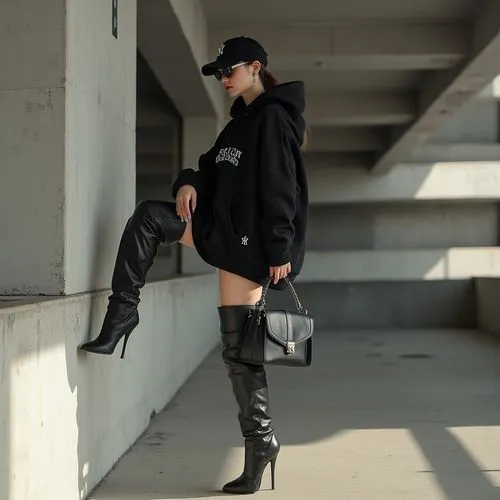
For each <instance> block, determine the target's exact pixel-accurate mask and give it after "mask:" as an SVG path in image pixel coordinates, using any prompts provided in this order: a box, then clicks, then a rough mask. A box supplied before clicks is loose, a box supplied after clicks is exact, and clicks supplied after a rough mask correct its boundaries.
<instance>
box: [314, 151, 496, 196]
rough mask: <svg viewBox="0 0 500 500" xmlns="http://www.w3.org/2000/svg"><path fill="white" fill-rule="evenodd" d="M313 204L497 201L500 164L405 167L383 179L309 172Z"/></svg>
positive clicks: (347, 171) (358, 172)
mask: <svg viewBox="0 0 500 500" xmlns="http://www.w3.org/2000/svg"><path fill="white" fill-rule="evenodd" d="M308 182H309V195H310V200H311V203H312V204H326V203H349V204H352V203H372V202H394V201H398V202H399V201H403V202H404V201H426V202H429V201H454V202H456V201H463V200H467V201H471V200H474V201H477V200H481V201H487V202H490V201H492V200H500V194H499V193H500V162H498V161H494V162H475V161H459V160H457V161H456V162H452V163H441V162H437V163H436V162H432V163H431V162H427V163H404V164H400V165H398V166H397V167H395V168H393V169H392V170H391V171H390V172H388V173H387V174H385V175H368V174H367V173H366V172H365V171H362V170H359V169H333V168H331V169H328V170H324V169H318V170H315V169H311V170H310V171H309V172H308Z"/></svg>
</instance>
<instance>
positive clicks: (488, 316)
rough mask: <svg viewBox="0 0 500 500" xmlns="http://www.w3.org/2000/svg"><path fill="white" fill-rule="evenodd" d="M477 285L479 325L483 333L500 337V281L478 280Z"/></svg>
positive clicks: (494, 279) (493, 279)
mask: <svg viewBox="0 0 500 500" xmlns="http://www.w3.org/2000/svg"><path fill="white" fill-rule="evenodd" d="M475 285H476V287H475V288H476V307H477V325H478V327H479V329H481V330H483V331H486V332H489V333H495V334H497V335H500V307H499V304H500V279H497V278H478V279H476V280H475Z"/></svg>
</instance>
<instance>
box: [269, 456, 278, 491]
mask: <svg viewBox="0 0 500 500" xmlns="http://www.w3.org/2000/svg"><path fill="white" fill-rule="evenodd" d="M276 458H278V457H274V458H273V459H271V488H272V489H273V490H274V470H275V467H276Z"/></svg>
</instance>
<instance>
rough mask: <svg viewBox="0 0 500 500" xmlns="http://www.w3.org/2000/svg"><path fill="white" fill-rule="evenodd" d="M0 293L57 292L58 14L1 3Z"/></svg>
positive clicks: (58, 3)
mask: <svg viewBox="0 0 500 500" xmlns="http://www.w3.org/2000/svg"><path fill="white" fill-rule="evenodd" d="M1 9H2V15H1V16H0V61H2V65H1V66H2V70H1V71H0V171H1V181H0V214H1V216H0V235H1V237H0V294H2V293H14V294H17V293H19V294H24V293H35V294H36V293H40V292H45V293H57V292H59V291H61V290H62V289H63V287H64V275H63V265H64V261H63V259H64V234H63V225H64V220H63V210H64V202H65V197H64V133H65V88H64V74H65V71H64V59H65V58H64V52H65V13H64V2H63V1H62V0H50V1H48V2H35V1H32V0H20V1H16V2H2V7H1Z"/></svg>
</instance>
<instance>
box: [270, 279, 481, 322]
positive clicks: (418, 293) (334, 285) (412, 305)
mask: <svg viewBox="0 0 500 500" xmlns="http://www.w3.org/2000/svg"><path fill="white" fill-rule="evenodd" d="M296 290H297V293H298V294H299V297H300V299H301V302H302V304H303V305H304V306H305V307H306V308H308V310H309V311H310V312H311V314H312V315H313V317H314V325H315V328H317V329H324V328H325V329H326V328H328V329H343V330H345V329H359V328H363V329H380V328H385V329H391V328H475V326H476V305H475V296H474V286H473V282H472V280H470V279H469V280H450V281H405V280H399V281H393V282H391V281H358V282H325V281H314V282H298V283H297V286H296ZM293 304H294V303H293V299H292V296H291V294H289V293H287V292H285V291H283V292H270V297H269V303H268V307H284V306H286V307H288V308H293V307H294V305H293Z"/></svg>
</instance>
